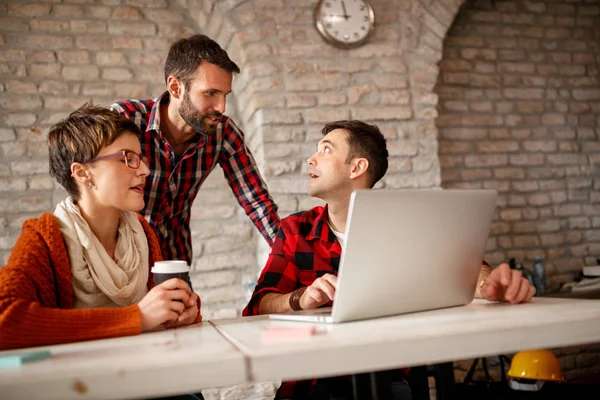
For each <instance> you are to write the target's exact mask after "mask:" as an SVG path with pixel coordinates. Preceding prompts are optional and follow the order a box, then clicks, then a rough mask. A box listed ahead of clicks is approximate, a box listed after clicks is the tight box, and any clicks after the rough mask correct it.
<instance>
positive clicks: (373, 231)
mask: <svg viewBox="0 0 600 400" xmlns="http://www.w3.org/2000/svg"><path fill="white" fill-rule="evenodd" d="M497 197H498V194H497V193H496V191H495V190H439V189H417V190H359V191H355V192H354V193H352V197H351V199H350V208H349V211H348V223H347V224H346V230H347V232H348V236H347V239H346V243H345V245H344V247H343V249H342V257H341V260H340V267H339V272H338V286H337V290H336V292H335V296H334V301H333V307H331V308H320V309H317V310H303V311H296V312H290V313H282V314H271V315H270V318H271V319H280V320H294V321H309V322H326V323H337V322H346V321H356V320H363V319H369V318H377V317H383V316H388V315H396V314H403V313H409V312H415V311H424V310H432V309H437V308H444V307H452V306H459V305H464V304H467V303H470V302H471V301H472V300H473V296H474V294H475V287H476V285H477V279H478V277H479V270H480V268H481V262H482V260H483V253H484V251H485V246H486V242H487V239H488V234H489V230H490V225H491V222H492V217H493V214H494V208H495V205H496V199H497Z"/></svg>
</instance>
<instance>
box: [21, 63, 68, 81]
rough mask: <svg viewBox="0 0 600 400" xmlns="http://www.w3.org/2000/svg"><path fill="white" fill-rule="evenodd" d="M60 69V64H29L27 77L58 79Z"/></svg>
mask: <svg viewBox="0 0 600 400" xmlns="http://www.w3.org/2000/svg"><path fill="white" fill-rule="evenodd" d="M60 69H61V65H60V64H31V65H30V66H29V76H31V77H32V78H58V77H59V76H60Z"/></svg>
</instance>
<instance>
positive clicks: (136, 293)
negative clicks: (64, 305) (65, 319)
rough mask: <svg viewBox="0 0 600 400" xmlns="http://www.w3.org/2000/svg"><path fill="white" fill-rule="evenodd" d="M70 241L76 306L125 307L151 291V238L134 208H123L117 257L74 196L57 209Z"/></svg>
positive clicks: (68, 243) (66, 240)
mask: <svg viewBox="0 0 600 400" xmlns="http://www.w3.org/2000/svg"><path fill="white" fill-rule="evenodd" d="M54 215H55V216H56V218H57V219H58V221H59V227H60V232H61V233H62V236H63V238H64V240H65V243H66V245H67V250H68V252H69V260H70V262H71V274H72V281H73V292H74V295H75V308H103V307H125V306H129V305H132V304H136V303H138V302H139V301H140V300H141V299H142V298H143V297H144V296H145V295H146V293H147V292H148V289H147V286H146V285H147V283H148V239H147V237H146V232H144V228H143V227H142V224H141V223H140V221H139V220H138V219H137V216H136V214H135V213H133V212H125V211H124V212H121V218H120V221H119V228H118V237H117V245H116V248H115V258H114V260H113V259H112V258H111V257H110V256H109V255H108V253H107V252H106V250H105V249H104V247H103V246H102V244H101V243H100V241H99V240H98V238H97V237H96V235H94V233H93V232H92V231H91V229H90V226H89V225H88V223H87V221H86V220H85V219H84V218H83V216H82V215H81V212H80V211H79V207H78V206H77V205H76V204H74V203H73V200H72V198H71V197H68V198H67V199H66V200H64V201H62V202H60V203H59V204H58V205H57V206H56V210H54Z"/></svg>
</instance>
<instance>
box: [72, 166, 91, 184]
mask: <svg viewBox="0 0 600 400" xmlns="http://www.w3.org/2000/svg"><path fill="white" fill-rule="evenodd" d="M71 176H72V177H73V179H75V180H76V181H77V182H78V183H80V184H82V185H84V186H85V185H87V184H88V182H90V181H91V179H92V177H91V175H90V171H89V170H88V168H87V167H86V166H85V165H83V164H81V163H78V162H74V163H72V164H71Z"/></svg>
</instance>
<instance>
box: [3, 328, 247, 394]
mask: <svg viewBox="0 0 600 400" xmlns="http://www.w3.org/2000/svg"><path fill="white" fill-rule="evenodd" d="M37 349H50V350H51V351H52V357H51V358H49V359H45V360H40V361H35V362H31V363H26V364H24V365H23V366H22V367H20V368H14V369H7V368H0V398H2V399H36V400H39V399H72V398H78V399H81V398H86V399H125V398H141V397H158V396H164V395H169V394H177V393H182V392H199V391H200V389H203V388H209V387H215V386H221V385H232V384H240V383H243V382H245V381H246V380H247V379H246V366H245V362H244V357H243V356H242V354H241V353H239V352H238V351H237V350H236V349H235V348H234V347H233V346H232V345H231V344H230V343H229V342H228V341H227V340H225V339H224V338H223V336H221V335H220V334H219V333H218V332H217V330H216V329H215V328H214V327H213V326H212V325H211V324H209V323H206V322H204V323H202V324H199V325H194V326H190V327H185V328H179V329H176V330H168V331H162V332H154V333H147V334H143V335H139V336H130V337H123V338H116V339H105V340H96V341H89V342H80V343H73V344H67V345H59V346H49V347H43V348H42V347H40V348H37ZM10 353H12V351H6V352H0V356H2V355H7V354H10Z"/></svg>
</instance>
